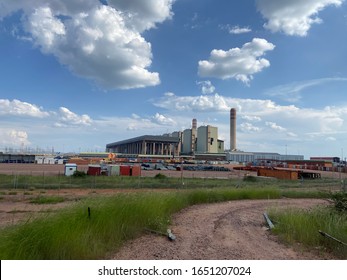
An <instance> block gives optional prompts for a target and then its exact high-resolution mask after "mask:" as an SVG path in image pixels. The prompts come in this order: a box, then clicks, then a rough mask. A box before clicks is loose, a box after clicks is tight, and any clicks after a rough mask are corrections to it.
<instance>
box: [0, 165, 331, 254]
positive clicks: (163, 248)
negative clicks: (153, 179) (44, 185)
mask: <svg viewBox="0 0 347 280" xmlns="http://www.w3.org/2000/svg"><path fill="white" fill-rule="evenodd" d="M41 172H47V173H48V174H50V175H54V174H55V175H56V174H63V166H59V165H34V164H18V165H12V164H0V173H2V174H19V173H21V174H32V175H39V174H40V173H41ZM158 172H160V173H163V171H143V172H142V176H154V175H155V174H157V173H158ZM166 172H167V173H166V175H168V176H174V177H179V176H182V175H183V177H200V178H204V177H205V178H206V177H210V178H217V177H219V178H220V177H224V178H231V177H240V178H242V177H243V176H244V175H245V173H244V172H240V171H231V172H218V171H217V172H202V173H198V172H189V171H184V173H183V174H182V173H181V172H180V171H166ZM47 173H45V175H47ZM164 174H165V173H164ZM171 174H172V175H171ZM252 175H253V174H252ZM327 175H328V173H327ZM332 175H334V174H332ZM333 177H334V176H333ZM124 191H128V192H131V191H140V190H116V189H112V190H102V189H97V190H93V191H91V190H90V189H62V190H38V189H37V190H33V191H28V190H26V191H25V190H16V191H11V190H1V192H2V193H1V196H0V228H2V227H5V226H8V225H12V224H16V223H18V222H23V221H27V220H29V219H31V218H32V217H36V216H38V215H42V214H43V213H46V212H48V211H50V212H52V211H57V210H59V209H61V208H63V207H67V206H68V205H71V204H73V203H75V202H76V201H78V200H79V199H80V198H82V197H86V196H88V197H90V196H104V195H113V194H116V193H118V192H124ZM141 191H147V190H145V189H144V190H141ZM40 195H44V196H50V195H51V196H56V195H59V196H64V197H65V198H66V200H65V201H64V202H62V203H57V204H44V205H38V204H32V203H30V199H31V198H33V197H37V196H40ZM325 204H327V202H326V201H324V200H317V199H280V200H252V201H232V202H225V203H217V204H208V205H196V206H192V207H190V208H187V209H184V210H182V211H180V212H179V213H177V214H175V215H174V216H173V218H172V226H171V230H172V232H173V234H174V235H175V236H176V240H175V241H172V242H171V241H169V240H168V238H167V237H165V236H163V235H156V234H153V233H148V232H147V233H144V235H143V236H141V237H140V238H138V239H135V240H133V241H130V242H128V243H127V244H125V246H124V247H122V248H121V249H120V250H119V251H118V252H115V253H113V254H111V255H110V256H108V258H110V259H150V260H154V259H163V260H170V259H205V260H206V259H261V260H277V259H278V260H281V259H289V260H290V259H294V260H298V259H332V258H333V257H332V256H330V255H328V254H326V253H322V252H320V251H319V250H318V249H317V250H314V251H308V250H307V249H305V248H304V247H303V246H302V245H301V244H296V245H295V246H294V247H293V246H289V245H285V244H284V243H283V242H280V241H279V240H278V238H277V237H276V236H274V235H272V234H271V232H270V231H269V230H267V227H266V226H265V222H264V218H263V213H264V212H265V211H267V209H269V208H271V207H279V208H284V207H300V208H310V207H314V206H316V205H325Z"/></svg>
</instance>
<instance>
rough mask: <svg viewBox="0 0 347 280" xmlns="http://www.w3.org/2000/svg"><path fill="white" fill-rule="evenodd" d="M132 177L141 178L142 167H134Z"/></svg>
mask: <svg viewBox="0 0 347 280" xmlns="http://www.w3.org/2000/svg"><path fill="white" fill-rule="evenodd" d="M130 175H131V176H141V166H140V165H134V166H132V167H131V174H130Z"/></svg>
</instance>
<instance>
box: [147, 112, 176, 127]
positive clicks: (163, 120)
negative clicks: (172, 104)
mask: <svg viewBox="0 0 347 280" xmlns="http://www.w3.org/2000/svg"><path fill="white" fill-rule="evenodd" d="M152 120H153V121H154V122H155V123H157V124H160V125H175V124H176V122H175V121H174V120H173V119H171V118H169V117H166V116H164V115H162V114H159V113H156V114H155V115H154V116H153V117H152Z"/></svg>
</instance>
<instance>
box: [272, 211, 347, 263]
mask: <svg viewBox="0 0 347 280" xmlns="http://www.w3.org/2000/svg"><path fill="white" fill-rule="evenodd" d="M269 216H270V218H271V219H272V220H273V221H276V223H275V228H274V229H273V232H274V233H275V234H278V235H279V237H280V238H281V239H282V240H283V241H285V242H288V243H290V244H295V243H297V242H299V243H302V244H304V245H305V246H307V248H316V249H317V248H320V250H321V251H323V252H329V253H332V254H334V255H335V256H336V257H338V258H341V259H347V246H344V245H341V244H340V243H338V242H336V241H333V240H331V239H329V238H325V237H323V236H322V235H321V234H319V232H318V231H319V230H321V231H323V232H325V233H328V234H329V235H331V236H333V237H335V238H337V239H339V240H341V241H343V242H345V243H347V214H346V213H338V212H337V211H335V210H333V209H332V208H331V207H317V208H314V209H310V210H300V209H286V210H284V211H283V210H278V209H277V210H276V209H272V210H270V211H269Z"/></svg>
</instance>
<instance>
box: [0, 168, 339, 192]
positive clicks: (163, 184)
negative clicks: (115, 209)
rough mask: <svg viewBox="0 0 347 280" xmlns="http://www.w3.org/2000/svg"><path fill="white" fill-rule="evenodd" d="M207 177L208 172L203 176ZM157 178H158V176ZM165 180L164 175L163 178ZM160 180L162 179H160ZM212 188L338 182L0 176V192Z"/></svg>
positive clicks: (335, 184) (319, 186)
mask: <svg viewBox="0 0 347 280" xmlns="http://www.w3.org/2000/svg"><path fill="white" fill-rule="evenodd" d="M206 174H208V172H206ZM159 176H160V175H159ZM164 176H165V175H164ZM161 177H163V176H161ZM201 187H208V188H215V187H241V188H242V187H280V188H283V189H292V190H298V189H313V190H335V189H336V190H337V189H339V188H340V181H339V180H338V179H332V178H323V179H317V180H305V181H300V180H295V181H291V180H275V179H263V178H262V179H260V178H257V177H253V176H248V177H246V178H245V179H244V178H243V177H240V178H235V179H216V178H206V179H202V178H183V179H182V178H170V177H166V178H165V177H164V178H161V179H160V178H159V179H158V178H150V177H128V176H96V177H95V176H86V177H73V176H70V177H67V176H63V175H60V176H43V175H41V176H32V175H2V174H0V190H1V189H25V190H35V189H64V188H90V189H105V188H112V189H113V188H122V189H124V188H154V189H155V188H177V189H182V188H201Z"/></svg>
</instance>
